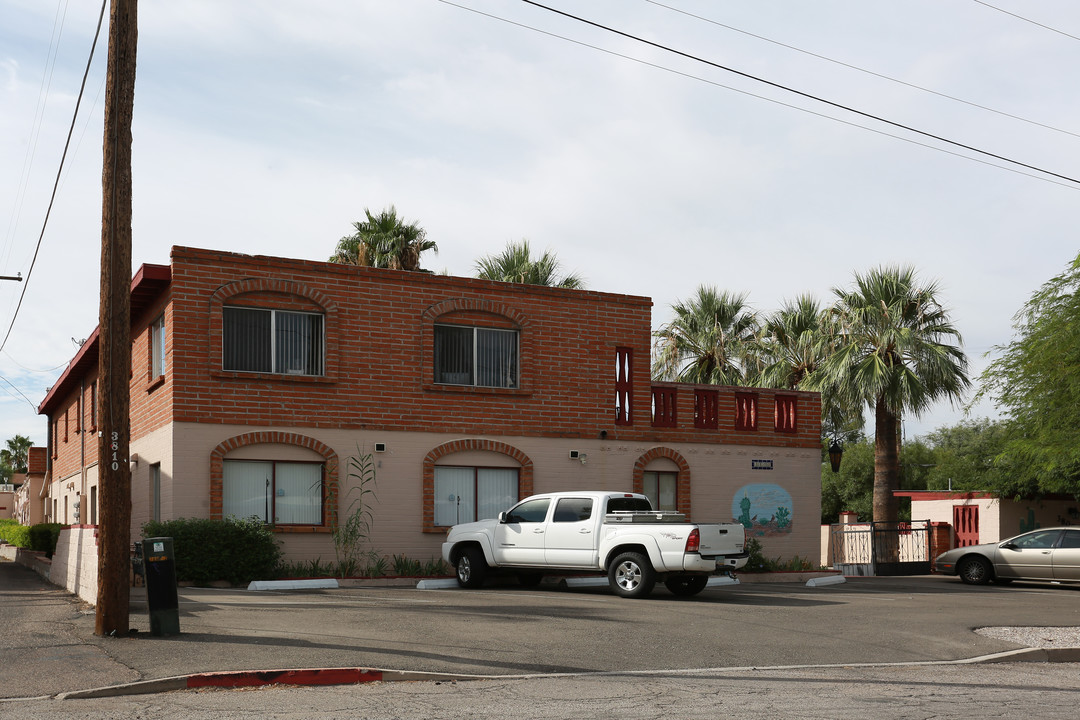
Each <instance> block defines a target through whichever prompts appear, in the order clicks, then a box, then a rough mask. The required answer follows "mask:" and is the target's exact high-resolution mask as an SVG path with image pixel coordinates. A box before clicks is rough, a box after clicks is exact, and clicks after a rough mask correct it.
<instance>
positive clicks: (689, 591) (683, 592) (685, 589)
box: [664, 575, 709, 597]
mask: <svg viewBox="0 0 1080 720" xmlns="http://www.w3.org/2000/svg"><path fill="white" fill-rule="evenodd" d="M708 583H709V576H708V575H673V576H672V577H669V578H668V579H667V580H665V581H664V585H666V586H667V589H668V590H669V591H671V594H672V595H678V596H679V597H690V596H691V595H697V594H698V593H699V592H701V591H702V590H704V589H705V586H706V585H707V584H708Z"/></svg>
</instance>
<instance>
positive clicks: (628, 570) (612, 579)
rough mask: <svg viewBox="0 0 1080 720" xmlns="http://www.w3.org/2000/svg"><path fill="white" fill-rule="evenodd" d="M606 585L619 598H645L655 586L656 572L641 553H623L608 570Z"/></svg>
mask: <svg viewBox="0 0 1080 720" xmlns="http://www.w3.org/2000/svg"><path fill="white" fill-rule="evenodd" d="M608 585H610V586H611V589H612V591H613V592H614V593H615V594H616V595H618V596H619V597H625V598H642V597H646V596H647V595H648V594H649V593H651V592H652V589H653V586H654V585H656V571H654V570H653V567H652V565H650V564H649V558H647V557H645V556H644V555H642V554H641V553H635V552H628V553H623V554H622V555H619V556H618V557H617V558H615V561H614V562H612V563H611V566H610V567H609V568H608Z"/></svg>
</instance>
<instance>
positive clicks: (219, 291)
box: [41, 247, 821, 556]
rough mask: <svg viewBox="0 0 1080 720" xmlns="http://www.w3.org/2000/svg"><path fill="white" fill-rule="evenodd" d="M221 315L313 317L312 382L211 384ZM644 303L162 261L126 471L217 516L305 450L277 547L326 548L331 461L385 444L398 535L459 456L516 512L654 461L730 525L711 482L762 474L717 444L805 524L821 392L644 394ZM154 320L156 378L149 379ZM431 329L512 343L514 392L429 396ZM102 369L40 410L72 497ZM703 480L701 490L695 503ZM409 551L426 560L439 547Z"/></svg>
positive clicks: (424, 512) (141, 502)
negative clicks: (319, 517)
mask: <svg viewBox="0 0 1080 720" xmlns="http://www.w3.org/2000/svg"><path fill="white" fill-rule="evenodd" d="M227 307H228V308H259V309H273V310H278V311H296V312H304V313H315V314H318V315H321V316H322V323H323V336H324V348H325V350H324V354H323V368H322V373H321V374H319V375H299V374H298V375H291V374H286V373H281V372H276V373H269V372H240V371H233V370H227V369H224V367H223V345H224V343H225V335H224V330H223V313H224V309H225V308H227ZM651 307H652V303H651V301H650V300H649V299H648V298H645V297H638V296H628V295H616V294H611V293H602V292H592V291H580V290H566V289H559V288H547V287H538V286H530V285H519V284H511V283H500V282H492V281H486V280H478V279H471V278H460V277H449V276H441V275H429V274H423V273H408V272H400V271H392V270H380V269H373V268H364V267H354V266H342V265H335V264H331V263H324V262H314V261H305V260H295V259H284V258H272V257H261V256H248V255H240V254H233V253H227V252H217V251H209V250H199V249H192V248H180V247H178V248H174V249H173V253H172V263H171V265H170V266H168V267H164V266H153V265H147V266H143V268H141V269H140V271H139V272H138V273H137V275H136V277H135V279H134V280H133V283H132V373H131V386H130V387H131V433H132V435H131V443H132V452H133V458H132V460H133V462H134V460H135V458H134V455H135V454H141V455H142V458H141V459H140V462H141V460H146V461H147V463H149V464H151V465H152V466H153V467H155V468H157V470H156V472H157V473H158V474H159V475H160V477H161V478H162V479H161V482H162V483H163V487H164V490H163V492H165V493H166V498H165V500H164V502H165V505H166V506H168V507H171V508H172V510H171V511H169V510H164V511H163V512H164V514H165V515H172V516H185V517H190V516H192V515H193V514H198V513H202V514H203V515H204V516H205V517H221V516H222V514H223V508H222V466H223V463H224V462H225V460H226V459H228V458H230V457H233V458H247V459H252V458H258V457H263V456H265V459H274V458H277V457H278V455H282V454H284V455H288V453H290V452H294V451H296V452H310V453H313V455H312V456H311V457H310V458H309V459H310V460H311V461H313V462H317V458H316V456H317V457H321V458H322V462H323V463H324V467H325V470H324V476H323V479H324V484H325V490H324V492H325V494H324V500H323V501H324V507H323V518H324V524H323V525H322V526H318V527H291V528H289V531H290V533H291V537H290V539H298V537H297V536H296V535H295V533H298V532H299V533H304V532H306V533H309V534H310V533H312V531H314V532H315V534H321V535H322V538H323V542H326V537H325V536H326V531H327V530H328V527H329V526H330V525H331V524H332V520H333V518H334V517H335V513H336V512H338V510H339V508H338V507H336V506H335V502H336V501H335V498H339V499H340V498H343V497H344V493H346V492H347V491H348V488H345V487H342V486H341V485H342V483H344V479H342V478H339V477H338V465H339V458H341V457H345V456H346V455H348V454H349V453H350V452H352V451H353V449H354V447H359V445H360V444H361V443H368V442H374V441H376V440H379V439H383V440H385V439H386V438H388V437H392V438H394V440H395V442H396V443H397V447H400V448H402V449H401V451H400V453H399V454H393V453H391V454H388V455H385V456H380V460H379V464H380V467H382V461H383V460H385V461H386V463H387V466H386V467H385V468H383V469H382V472H383V473H384V477H389V478H392V481H393V487H391V488H389V489H387V488H385V487H383V486H380V501H381V502H383V503H384V506H385V507H387V508H390V509H389V510H387V512H393V513H398V514H399V515H400V514H401V513H404V514H405V515H408V514H410V513H415V514H414V515H412V516H411V517H405V516H402V517H404V520H403V521H402V523H401V526H402V527H408V528H412V530H410V531H409V532H414V533H421V534H425V533H426V534H429V535H430V534H431V533H441V532H442V531H443V528H439V527H436V526H435V524H434V515H433V507H432V502H433V500H432V493H433V487H434V482H435V481H434V475H435V466H436V465H438V464H439V463H440V462H450V461H451V460H452V458H451V456H454V455H457V456H458V457H465V456H469V457H472V456H471V455H470V454H473V455H475V454H477V453H479V454H484V453H487V454H489V455H490V456H497V457H498V458H500V459H499V460H497V461H496V464H498V463H500V462H506V463H511V464H512V465H515V466H516V467H517V468H518V472H519V495H520V496H521V497H524V496H526V495H528V494H530V493H532V492H533V491H534V490H535V491H538V492H539V491H544V490H547V489H551V488H558V489H563V487H564V486H570V487H572V486H575V485H576V486H579V487H584V486H583V485H581V484H580V483H585V482H588V483H589V485H590V486H591V487H596V488H606V487H611V488H615V489H620V488H624V489H627V490H629V489H634V490H637V491H640V490H641V488H642V476H643V473H644V472H645V471H646V470H647V469H649V465H650V463H654V462H655V463H661V464H663V465H664V467H666V468H668V469H674V468H672V464H673V465H674V467H675V468H677V478H678V480H677V484H678V492H677V497H678V505H679V510H680V511H682V512H685V513H686V514H687V515H690V512H691V508H692V507H693V508H694V510H695V512H697V511H698V509H699V508H698V506H699V505H701V506H702V507H704V510H703V512H704V511H707V512H708V513H710V514H711V515H712V516H713V518H712V519H717V517H720V518H723V519H729V518H727V517H726V515H729V514H730V507H725V503H728V504H730V497H731V495H732V493H734V488H732V489H731V490H730V491H729V490H727V489H723V488H721V489H718V484H721V483H729V484H734V483H749V482H752V481H757V480H758V479H759V475H756V474H755V475H753V476H752V477H750V476H749V475H746V476H745V477H744V476H743V475H742V473H743V468H744V467H745V469H746V470H749V468H750V462H749V460H748V459H747V460H743V459H742V458H741V457H740V456H741V455H743V454H745V453H744V452H738V453H733V452H732V451H731V450H730V449H726V450H723V451H722V452H721V450H719V449H717V450H713V449H712V448H721V447H724V448H732V447H734V448H738V447H743V448H756V450H754V452H755V453H757V455H756V456H761V454H762V453H765V454H767V455H769V453H771V452H772V451H771V450H770V449H771V448H775V449H777V450H778V451H779V450H781V449H783V450H784V452H785V453H786V455H785V457H797V458H801V459H799V460H797V461H795V462H796V463H797V464H798V467H799V468H800V469H799V478H798V479H797V480H790V479H789V478H788V479H785V480H784V482H789V484H790V482H795V484H796V485H797V486H798V487H797V488H795V489H794V490H790V492H791V494H792V495H793V496H794V497H795V500H796V502H799V503H806V504H808V505H809V507H807V508H806V509H805V510H803V511H801V513H804V514H805V515H806V516H810V515H813V516H814V517H815V518H816V515H817V509H816V507H813V505H814V504H816V503H817V502H818V500H817V498H818V495H817V493H818V492H819V489H818V488H819V486H818V485H817V483H818V480H817V477H816V473H817V467H818V465H819V462H820V460H819V457H818V450H819V448H820V413H821V405H820V399H819V397H818V396H817V394H814V393H799V392H792V391H773V390H766V389H746V388H738V389H737V388H732V387H718V386H694V385H685V384H680V383H654V382H652V381H651V378H650V374H649V373H650V350H651V340H652V333H651ZM161 317H163V318H164V328H165V331H164V335H165V352H164V372H163V373H161V374H155V373H154V372H152V370H151V367H152V360H153V357H152V349H151V341H152V339H153V333H154V330H153V326H154V323H155V321H156V320H157V319H158V318H161ZM437 324H447V325H458V326H472V327H478V328H490V329H498V330H514V331H516V332H517V333H518V336H517V339H518V365H517V367H518V379H517V382H516V386H514V387H479V386H466V385H452V384H440V383H437V382H436V380H435V362H434V354H435V326H436V325H437ZM96 364H97V333H96V331H95V333H94V334H93V335H92V336H91V338H90V339H89V340H88V341H87V342H86V344H85V345H84V346H83V347H82V348H81V349H80V351H79V353H78V354H77V355H76V358H75V359H74V360H73V361H72V363H71V365H70V366H69V368H68V370H67V372H66V373H65V374H64V375H63V376H62V377H61V379H60V380H59V381H58V382H57V384H56V385H55V386H54V387H53V389H52V390H51V391H50V393H49V395H48V397H47V398H46V400H45V401H44V403H43V404H42V407H41V411H42V412H43V413H45V414H47V415H48V417H49V422H50V423H51V424H50V438H51V439H50V442H51V443H52V447H51V448H50V450H51V452H50V453H49V454H50V456H51V458H52V464H51V471H50V480H51V481H53V482H54V483H55V482H57V481H61V480H64V481H70V484H71V485H72V487H75V486H76V484H77V483H79V482H81V487H82V490H81V492H82V493H83V494H87V493H88V492H89V490H88V487H89V485H91V484H92V483H93V479H94V478H96V470H93V472H91V469H92V467H93V465H94V464H95V463H96V459H97V437H96V435H97V433H96V430H97V427H96V424H95V418H94V411H95V408H96V404H97V402H98V400H99V398H97V397H96V377H97V365H96ZM737 397H738V398H739V401H740V403H741V406H740V407H742V408H744V409H745V408H748V407H752V408H753V418H752V419H753V422H752V423H750V422H745V420H746V419H747V418H745V417H744V416H742V415H740V416H739V417H740V418H741V419H743V420H744V422H742V424H741V425H740V424H738V423H737V417H736V416H737V413H736V398H737ZM620 405H623V406H622V407H620ZM740 428H742V429H740ZM567 447H576V448H580V449H581V451H582V455H581V456H580V462H578V463H573V464H569V465H559V464H557V463H566V462H567V456H566V451H565V449H564V448H567ZM137 448H141V450H138V449H137ZM290 448H291V449H290ZM586 450H590V451H591V452H590V453H586V452H584V451H586ZM590 454H591V457H590V458H589V460H588V464H587V463H586V459H585V458H586V456H587V455H590ZM773 454H776V455H777V456H778V457H779V454H778V453H773ZM284 455H282V457H283V456H284ZM721 456H722V457H723V459H722V460H721ZM570 457H572V458H573V457H578V456H576V455H571V456H570ZM769 457H772V455H769ZM713 458H715V459H713ZM278 459H280V458H278ZM556 459H557V460H556ZM473 460H475V457H474V458H473ZM477 462H479V461H477ZM777 462H778V463H782V462H785V461H782V460H777ZM709 463H712V465H710V464H709ZM725 463H726V464H725ZM732 463H735V464H734V465H733V464H732ZM770 463H771V461H770ZM481 464H483V463H481ZM133 467H135V466H133ZM732 467H737V468H738V472H737V473H736V472H735V471H733V470H731V469H730V468H732ZM770 467H771V464H770ZM779 467H780V466H778V469H779ZM137 468H138V472H139V473H144V474H140V476H139V479H138V480H137V481H136V480H135V479H134V476H133V487H134V488H135V490H134V492H136V493H140V492H141V493H143V495H142V496H139V497H137V499H136V501H135V504H136V506H137V507H138V508H141V510H140V512H142V513H143V515H141V516H140V518H141V519H143V520H145V519H146V517H148V516H149V515H150V514H152V513H153V512H156V510H149V509H146V508H147V507H148V506H147V503H149V502H151V501H150V500H149V495H147V493H149V492H151V490H148V489H147V485H146V483H147V482H150V481H149V479H148V478H149V477H150V476H149V475H148V474H145V473H148V472H149V471H148V470H147V468H146V466H145V465H138V466H137ZM583 473H585V474H583ZM587 473H591V474H587ZM736 475H737V476H738V477H736ZM579 476H581V479H580V480H578V479H577V478H578V477H579ZM725 478H728V479H725ZM386 482H390V480H387V481H386ZM704 482H708V483H711V484H712V485H713V487H712V488H711V489H709V491H708V492H707V493H705V494H701V489H702V488H701V485H700V483H704ZM140 488H141V489H140ZM57 492H66V491H65V490H63V489H62V488H59V487H58V490H57ZM155 492H156V491H155ZM695 497H696V498H698V499H697V500H694V501H693V502H692V498H695ZM702 498H704V499H702ZM158 502H162V500H161V499H160V498H159V500H158ZM62 504H63V503H62V501H61V504H60V505H58V508H59V507H62ZM57 512H59V510H57ZM800 516H802V515H800ZM166 519H167V518H166ZM84 522H85V520H84ZM133 525H134V528H133V529H134V530H137V529H138V521H137V520H135V519H134V517H133ZM814 527H815V530H816V519H815V521H814ZM403 532H404V531H403ZM419 537H421V540H422V541H423V542H424V543H427V544H426V545H422V546H423V547H425V548H428V547H431V546H432V545H431V541H434V540H436V538H424V537H422V536H419ZM417 542H421V541H419V540H418V541H417ZM312 547H314V546H312ZM320 547H321V548H323V549H322V550H318V552H322V553H323V554H325V552H326V550H325V548H326V547H327V546H325V545H323V546H320ZM311 552H312V554H315V553H316V550H312V551H311ZM799 552H800V553H801V554H803V555H804V556H805V555H807V554H809V552H808V551H807V550H800V551H799Z"/></svg>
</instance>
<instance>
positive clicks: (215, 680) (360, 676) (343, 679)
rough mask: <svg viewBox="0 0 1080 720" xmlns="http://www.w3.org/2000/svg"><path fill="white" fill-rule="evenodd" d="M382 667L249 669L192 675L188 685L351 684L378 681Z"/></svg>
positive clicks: (198, 686)
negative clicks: (379, 668)
mask: <svg viewBox="0 0 1080 720" xmlns="http://www.w3.org/2000/svg"><path fill="white" fill-rule="evenodd" d="M382 679H383V674H382V672H381V671H379V670H365V669H361V668H328V669H325V670H250V671H238V672H221V673H204V674H201V675H190V676H188V679H187V686H188V688H189V689H190V688H200V687H251V686H257V685H351V684H354V683H363V682H378V681H380V680H382Z"/></svg>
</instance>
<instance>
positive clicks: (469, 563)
mask: <svg viewBox="0 0 1080 720" xmlns="http://www.w3.org/2000/svg"><path fill="white" fill-rule="evenodd" d="M486 575H487V561H486V560H484V553H483V551H482V550H480V548H478V547H467V548H465V549H464V550H462V551H461V555H459V556H458V559H457V581H458V585H460V586H461V587H463V588H477V587H480V586H481V585H482V584H483V583H484V577H485V576H486Z"/></svg>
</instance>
